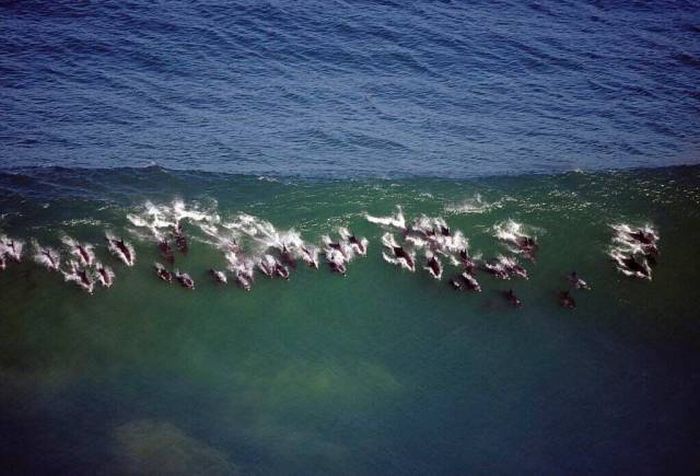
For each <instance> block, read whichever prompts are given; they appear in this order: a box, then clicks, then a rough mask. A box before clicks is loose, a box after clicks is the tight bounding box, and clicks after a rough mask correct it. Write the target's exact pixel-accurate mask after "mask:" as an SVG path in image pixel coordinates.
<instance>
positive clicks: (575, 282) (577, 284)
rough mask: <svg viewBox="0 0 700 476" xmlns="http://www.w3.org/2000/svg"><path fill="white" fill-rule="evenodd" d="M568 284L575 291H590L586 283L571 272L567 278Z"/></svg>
mask: <svg viewBox="0 0 700 476" xmlns="http://www.w3.org/2000/svg"><path fill="white" fill-rule="evenodd" d="M568 280H569V284H570V285H571V286H573V287H574V288H575V289H585V290H587V291H590V290H591V287H590V286H589V285H588V283H587V282H586V281H584V280H583V279H581V278H580V277H579V275H578V274H576V271H573V272H572V273H571V274H570V275H569V277H568Z"/></svg>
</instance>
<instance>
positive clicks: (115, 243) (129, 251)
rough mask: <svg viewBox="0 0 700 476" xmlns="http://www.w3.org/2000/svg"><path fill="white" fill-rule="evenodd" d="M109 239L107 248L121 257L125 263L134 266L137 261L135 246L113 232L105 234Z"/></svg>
mask: <svg viewBox="0 0 700 476" xmlns="http://www.w3.org/2000/svg"><path fill="white" fill-rule="evenodd" d="M105 239H106V240H107V248H109V251H110V252H111V253H112V254H113V255H114V256H116V257H117V258H119V259H120V260H121V261H122V262H123V263H124V264H125V265H127V266H133V265H134V263H135V262H136V253H135V252H134V248H133V246H131V245H130V244H129V243H127V242H125V241H124V239H123V238H116V237H115V236H114V235H112V234H111V233H107V234H105Z"/></svg>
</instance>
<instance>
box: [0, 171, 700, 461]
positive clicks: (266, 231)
mask: <svg viewBox="0 0 700 476" xmlns="http://www.w3.org/2000/svg"><path fill="white" fill-rule="evenodd" d="M399 206H400V207H399ZM699 224H700V167H698V166H693V167H678V168H666V169H657V170H643V171H629V172H616V173H581V172H575V173H567V174H563V175H558V176H528V177H501V178H481V179H474V180H469V181H455V180H438V179H426V178H420V179H418V178H413V179H404V180H393V181H387V180H377V179H367V180H353V181H323V180H306V179H304V180H301V179H295V180H291V179H287V180H276V181H275V180H260V179H258V178H256V177H247V176H233V175H225V174H220V173H204V172H177V171H168V170H164V169H161V168H157V167H149V168H144V169H114V170H89V169H88V170H77V169H65V168H38V169H25V170H22V171H17V172H15V173H7V172H4V173H0V255H2V257H4V259H5V261H4V269H2V270H0V349H2V351H1V352H0V421H2V425H1V426H0V437H1V438H2V441H3V444H2V445H0V461H5V462H7V463H6V465H5V467H8V465H9V466H11V467H12V470H13V471H14V472H18V473H30V474H57V473H61V474H86V473H88V474H89V473H100V474H144V473H145V474H153V473H158V472H167V473H168V474H201V472H202V468H207V471H208V472H210V473H212V474H234V473H240V474H319V473H323V474H344V473H346V472H348V471H349V472H350V473H352V474H378V475H379V474H381V475H384V474H474V473H480V472H483V468H489V469H490V471H491V472H496V473H499V474H518V473H522V472H523V470H524V469H525V472H527V473H532V474H552V473H563V474H570V473H590V474H600V473H606V472H608V471H609V470H610V468H615V471H616V472H619V473H621V474H639V473H672V474H682V473H684V472H685V470H686V469H687V468H689V467H693V466H692V465H693V464H694V463H695V459H696V457H695V455H696V453H697V452H696V451H695V449H696V447H697V441H696V438H694V436H693V435H694V434H695V433H694V430H695V426H693V425H694V423H695V422H696V421H698V416H699V415H698V407H697V401H698V395H700V382H698V379H697V378H696V373H697V371H696V368H695V366H693V365H692V363H694V362H697V361H698V359H699V357H700V327H698V312H697V309H698V308H699V307H700V300H699V298H698V293H697V283H698V282H699V281H700V271H699V270H700V261H699V260H700V254H698V251H697V247H698V243H700V226H699ZM351 232H352V233H355V235H356V236H357V237H358V240H357V241H358V242H359V243H361V244H363V243H368V244H367V246H362V247H360V246H359V245H355V246H353V245H350V246H345V245H340V246H338V247H337V248H333V247H332V246H331V245H330V244H329V243H335V242H340V241H341V240H344V239H345V237H348V236H349V233H351ZM106 233H109V234H110V236H112V237H113V238H112V239H113V240H119V239H123V240H124V245H123V246H124V248H126V249H128V250H129V254H130V255H131V256H133V257H134V258H135V259H134V260H133V263H132V265H131V266H129V265H128V263H125V261H124V259H123V258H122V257H121V256H120V252H119V250H120V249H121V245H119V244H118V243H116V242H114V241H112V242H110V243H109V247H108V243H107V242H106V241H105V234H106ZM388 235H391V236H388ZM178 236H182V237H186V244H187V246H186V247H185V246H182V243H181V242H179V241H178V240H177V237H178ZM362 238H366V239H367V242H365V241H364V240H363V239H362ZM164 240H166V241H167V242H168V243H169V246H170V248H169V251H168V253H167V256H168V257H171V258H172V262H169V261H167V260H165V259H164V254H165V253H164V245H162V242H163V241H164ZM436 244H437V245H436ZM650 244H653V245H654V248H655V249H654V250H652V249H650V247H649V245H650ZM285 247H286V249H287V250H288V251H289V254H290V256H292V257H293V258H295V259H296V261H297V265H296V267H294V266H292V265H291V264H290V261H289V260H283V259H282V254H281V250H282V249H284V248H285ZM396 248H401V249H403V250H404V251H405V252H406V254H402V253H401V252H400V251H398V250H397V249H396ZM303 249H308V250H315V252H316V255H317V257H318V260H319V267H318V269H315V268H314V267H311V266H308V265H306V264H304V263H303V262H302V260H301V258H300V257H302V256H303V254H302V253H301V252H302V251H303ZM42 251H43V253H42ZM336 251H337V253H336ZM362 251H366V254H363V253H362ZM461 251H465V252H466V254H467V255H468V256H467V257H468V259H469V261H471V264H470V265H469V266H470V267H469V268H467V266H466V265H465V264H464V262H465V261H467V260H466V259H465V258H464V257H463V256H462V255H461ZM334 255H335V256H334ZM350 255H354V259H348V260H347V262H343V263H342V264H343V265H347V266H346V268H347V270H346V273H345V276H343V275H342V274H341V273H339V272H333V271H332V270H331V267H330V265H329V263H328V261H329V260H330V259H334V260H335V259H340V258H342V256H345V257H348V258H349V257H350ZM406 255H410V256H412V260H414V263H413V266H408V262H407V259H406ZM618 255H619V256H618ZM329 256H331V258H329ZM384 256H387V257H388V258H389V259H386V258H385V257H384ZM267 257H270V258H267ZM339 257H340V258H339ZM614 257H617V258H618V259H617V260H616V259H614ZM17 258H19V262H18V259H17ZM270 259H272V260H274V259H279V260H280V263H281V264H282V266H284V267H285V269H286V270H287V271H288V276H286V273H280V272H279V271H280V268H279V267H278V266H277V264H274V265H273V264H270V262H269V261H270ZM385 259H386V261H389V262H386V261H385ZM429 259H434V260H436V261H432V262H431V261H428V260H429ZM631 259H634V260H636V261H635V262H636V263H637V264H638V265H639V266H642V265H644V266H645V267H646V266H649V268H650V269H653V279H652V274H651V273H650V274H648V275H646V274H644V275H642V276H638V275H639V269H640V268H639V266H638V267H637V268H634V266H635V265H634V263H633V262H632V261H630V260H631ZM402 260H403V263H402ZM154 262H159V263H160V265H161V266H163V269H165V270H166V271H167V272H168V273H171V275H170V276H169V277H170V279H169V280H168V279H166V278H168V275H167V274H166V273H163V274H162V276H161V277H160V278H161V279H159V276H158V275H156V271H155V269H154ZM53 263H56V265H57V268H58V269H54V267H53ZM436 263H439V267H438V266H437V265H436ZM212 269H213V270H216V271H219V272H221V273H225V275H226V276H228V279H227V282H226V283H223V282H217V278H216V277H217V276H218V275H216V273H212V272H210V270H212ZM99 270H102V272H100V271H99ZM177 271H179V272H180V273H181V274H178V273H177ZM573 271H576V277H577V278H576V280H575V281H574V280H573V279H572V276H571V273H572V272H573ZM625 271H627V272H625ZM264 273H267V274H269V275H271V277H267V276H266V275H265V274H264ZM185 274H186V275H187V277H189V278H190V279H191V280H192V281H193V283H192V287H193V288H194V289H185V287H184V286H185V285H186V284H187V283H188V281H186V279H185ZM178 276H179V278H178ZM286 277H288V279H285V278H286ZM579 280H584V281H585V283H583V282H582V281H579ZM168 281H170V282H168ZM219 281H222V280H220V279H219ZM475 282H476V283H477V284H478V285H479V287H477V286H476V285H475ZM246 283H247V284H249V285H250V291H249V292H246V291H245V285H246ZM237 284H238V286H237ZM453 286H454V287H458V288H460V289H458V290H455V289H453ZM241 288H243V289H241ZM585 288H590V289H585ZM511 289H512V290H513V293H514V294H513V295H510V294H508V291H509V290H511ZM479 290H480V292H479ZM517 302H520V303H521V306H518V307H516V306H514V305H513V304H516V303H517ZM571 307H575V309H570V308H571ZM36 448H41V449H42V451H41V452H37V451H36ZM504 455H506V456H507V457H504ZM348 468H350V469H348Z"/></svg>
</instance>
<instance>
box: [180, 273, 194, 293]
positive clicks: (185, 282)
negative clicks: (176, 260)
mask: <svg viewBox="0 0 700 476" xmlns="http://www.w3.org/2000/svg"><path fill="white" fill-rule="evenodd" d="M175 279H177V281H178V282H179V283H180V285H181V286H182V287H183V288H187V289H190V290H194V280H193V279H192V277H191V276H190V275H189V274H187V273H181V272H180V271H175Z"/></svg>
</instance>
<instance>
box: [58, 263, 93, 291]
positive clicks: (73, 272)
mask: <svg viewBox="0 0 700 476" xmlns="http://www.w3.org/2000/svg"><path fill="white" fill-rule="evenodd" d="M68 264H69V266H70V270H69V271H68V272H64V271H61V272H62V273H63V277H64V279H65V280H66V281H73V282H74V283H76V284H77V285H78V286H80V287H81V288H82V289H83V290H84V291H86V292H87V293H88V294H92V293H93V291H94V289H95V286H94V283H93V281H92V279H90V276H89V275H88V273H87V271H86V270H85V269H84V268H82V267H80V265H79V264H78V263H77V262H75V261H70V262H69V263H68Z"/></svg>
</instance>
